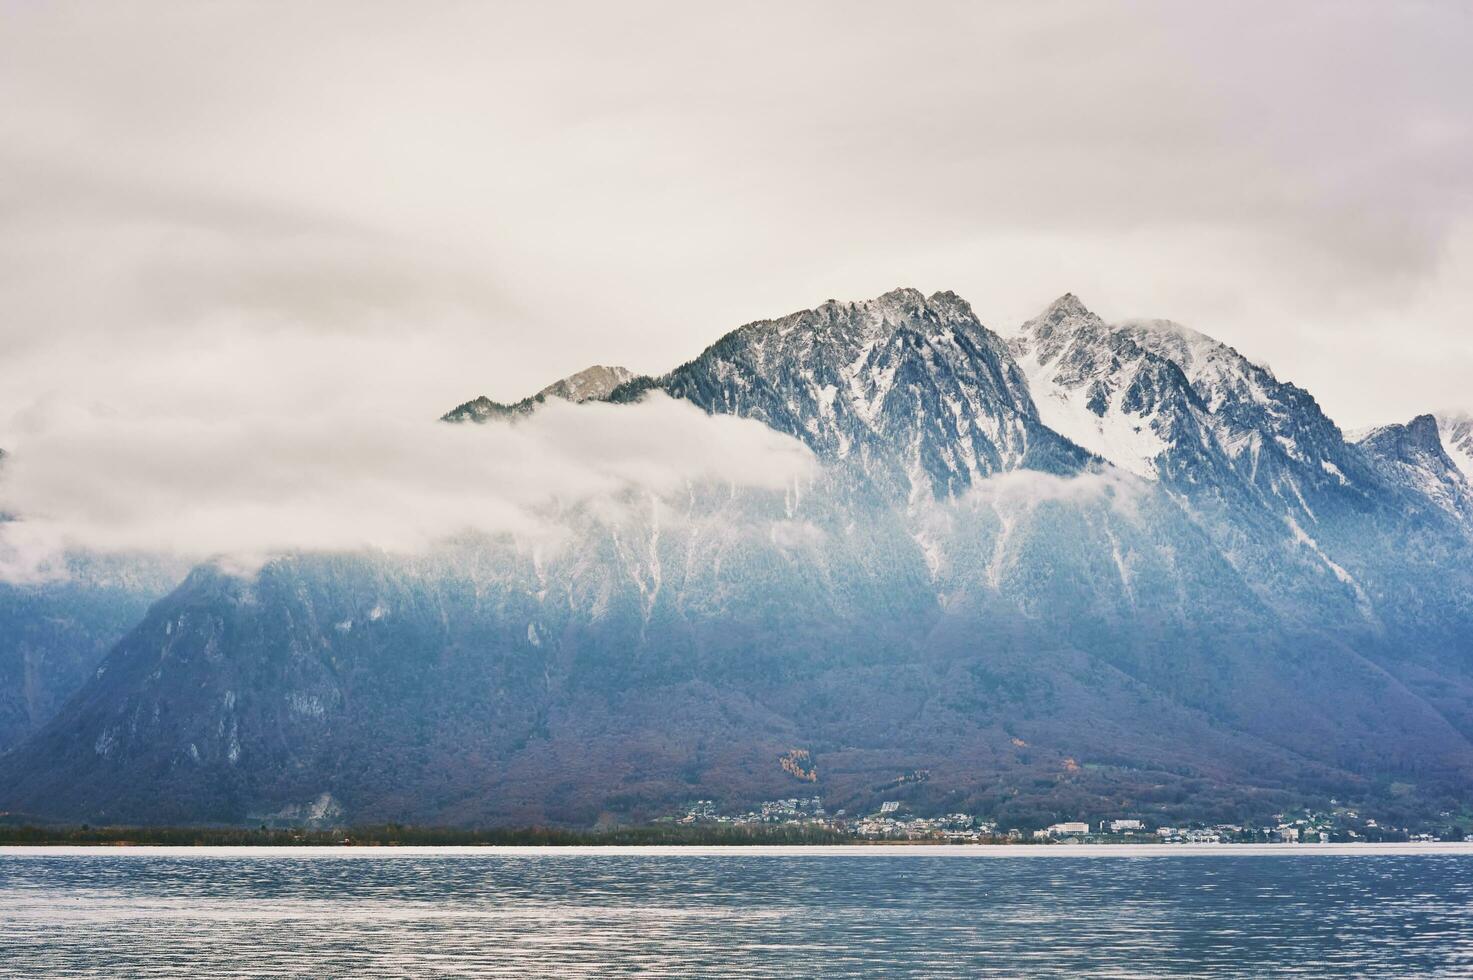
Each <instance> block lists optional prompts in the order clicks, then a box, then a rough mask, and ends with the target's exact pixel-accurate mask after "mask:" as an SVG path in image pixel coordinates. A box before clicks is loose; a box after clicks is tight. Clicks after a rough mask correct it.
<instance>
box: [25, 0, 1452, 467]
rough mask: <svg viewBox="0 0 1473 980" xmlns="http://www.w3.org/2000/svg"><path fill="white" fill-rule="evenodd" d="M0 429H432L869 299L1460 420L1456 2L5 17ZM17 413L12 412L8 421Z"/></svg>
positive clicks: (1397, 415) (1347, 416) (131, 9)
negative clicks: (1095, 316) (735, 330)
mask: <svg viewBox="0 0 1473 980" xmlns="http://www.w3.org/2000/svg"><path fill="white" fill-rule="evenodd" d="M0 21H3V24H0V445H7V444H14V443H15V441H16V439H17V438H18V437H20V436H18V435H17V434H22V435H23V432H24V431H25V429H26V426H27V425H28V424H33V423H34V420H35V418H36V417H37V416H39V415H44V414H45V413H46V412H47V411H49V410H50V409H49V408H48V406H54V405H55V404H56V403H57V401H58V400H66V401H70V402H74V403H81V404H84V405H87V406H89V408H91V409H94V410H96V411H99V412H103V413H114V414H119V415H126V416H128V417H129V418H134V419H146V418H150V417H156V418H161V419H162V418H177V417H179V416H186V417H187V416H192V415H212V414H216V413H242V412H261V411H265V410H267V409H268V408H269V409H270V410H273V411H282V412H291V413H295V414H296V415H297V416H298V417H303V418H306V417H309V416H310V415H311V414H312V413H314V412H317V413H322V417H337V413H340V412H341V411H342V410H344V409H345V408H351V407H352V406H354V405H361V404H368V403H372V404H373V405H374V406H375V407H376V411H378V410H383V411H387V412H403V413H406V414H407V415H413V416H415V417H427V418H432V417H433V416H434V415H436V414H438V413H439V412H441V411H443V410H445V409H447V408H449V407H451V406H453V405H454V404H456V403H457V402H459V401H462V400H464V399H465V398H468V397H471V396H473V395H476V394H479V393H487V394H491V395H493V396H499V397H503V398H512V397H517V396H520V395H522V394H525V393H527V392H530V391H532V390H535V389H537V388H540V387H541V386H542V385H544V384H546V383H547V382H548V381H550V380H552V379H553V378H554V377H557V376H560V375H562V374H566V373H569V372H571V371H573V370H576V369H578V368H581V367H583V366H586V365H587V364H590V363H594V362H605V363H622V364H625V365H627V366H629V367H631V368H633V369H635V370H641V371H658V370H663V369H665V368H668V367H670V366H673V365H674V364H676V363H678V362H680V361H682V360H685V359H687V358H689V357H690V356H692V355H694V354H695V353H696V352H698V351H699V350H700V349H701V348H702V347H703V346H705V345H706V344H707V343H709V342H710V341H712V340H714V339H715V338H716V337H717V336H719V335H720V334H721V333H723V332H725V331H726V330H728V329H730V328H731V327H733V326H736V325H738V324H740V323H742V322H745V321H747V320H751V319H755V318H758V317H765V316H775V315H779V314H782V313H785V312H789V311H791V310H793V309H797V308H802V307H805V306H811V305H813V304H815V303H817V302H820V301H822V300H824V299H826V298H829V297H842V298H862V297H868V296H873V295H876V294H878V293H880V292H883V291H884V290H886V289H889V288H891V287H893V286H896V285H900V284H907V285H914V286H917V287H919V288H921V289H924V290H926V291H928V292H929V291H931V290H936V289H954V290H956V291H957V292H959V293H961V294H962V295H964V296H966V297H967V298H968V299H970V300H971V301H972V303H973V305H974V307H975V308H976V310H977V312H978V314H979V316H981V318H982V319H983V321H984V322H986V323H987V324H988V325H990V326H992V327H994V328H995V329H998V330H1000V331H1002V332H1008V331H1010V330H1011V329H1012V328H1013V327H1014V326H1015V325H1016V324H1017V323H1019V322H1021V321H1022V320H1023V319H1025V318H1027V317H1028V316H1030V315H1032V314H1033V313H1034V312H1036V311H1037V310H1038V309H1039V308H1041V307H1042V306H1043V305H1045V304H1046V303H1047V302H1048V301H1049V300H1051V299H1052V298H1053V297H1055V296H1056V295H1058V294H1060V293H1062V292H1065V291H1066V290H1067V291H1073V292H1075V293H1077V294H1079V295H1080V296H1081V297H1082V298H1083V299H1084V300H1085V302H1086V303H1088V304H1089V305H1090V306H1091V307H1092V308H1094V309H1095V310H1096V311H1097V312H1099V313H1101V314H1102V315H1103V316H1105V317H1106V318H1111V319H1114V318H1126V317H1138V316H1165V317H1170V318H1172V319H1176V320H1180V321H1182V322H1185V323H1188V324H1190V325H1192V326H1194V327H1196V328H1198V329H1200V330H1203V331H1205V332H1207V333H1210V334H1213V335H1215V336H1217V337H1219V338H1221V339H1223V340H1226V341H1228V342H1230V343H1233V344H1234V345H1236V346H1238V347H1239V348H1240V349H1241V350H1243V351H1244V352H1245V353H1247V354H1249V355H1250V356H1253V357H1256V358H1259V359H1261V360H1264V361H1266V362H1268V363H1269V364H1270V365H1271V366H1272V367H1273V368H1274V369H1275V370H1276V371H1277V372H1278V374H1279V375H1280V376H1281V377H1285V378H1288V379H1291V380H1294V381H1297V382H1299V383H1300V384H1303V385H1304V386H1305V387H1307V388H1309V389H1310V390H1311V391H1313V392H1314V393H1315V394H1316V395H1317V396H1318V397H1319V398H1320V400H1321V402H1322V403H1323V404H1324V405H1325V406H1326V408H1327V409H1328V410H1329V411H1330V413H1331V414H1332V415H1333V416H1334V417H1335V418H1336V419H1337V420H1338V421H1340V422H1341V423H1342V424H1345V425H1360V424H1365V423H1371V422H1377V421H1383V420H1391V419H1405V418H1407V417H1409V416H1410V415H1412V414H1414V413H1416V412H1419V411H1423V410H1428V409H1436V408H1441V407H1444V406H1459V405H1460V406H1461V407H1465V408H1473V388H1470V386H1469V381H1468V379H1469V378H1470V376H1473V275H1470V270H1473V127H1470V111H1473V59H1470V58H1469V57H1468V52H1469V51H1470V50H1473V5H1470V4H1468V3H1464V2H1445V3H1428V4H1417V3H1394V4H1393V3H1380V4H1356V3H1345V2H1336V3H1325V4H1315V3H1299V4H1282V3H1276V4H1264V5H1259V6H1255V5H1252V4H1246V5H1245V4H1241V3H1237V4H1230V5H1222V6H1220V7H1213V6H1211V5H1208V4H1202V3H1190V4H1185V3H1174V4H1162V5H1126V4H1112V5H1105V4H1097V3H1087V4H1086V3H1081V4H1048V3H1043V4H1040V3H1027V4H977V3H966V4H926V3H919V4H876V5H866V4H859V3H835V4H816V3H814V4H794V3H781V4H751V5H748V4H721V5H716V4H706V5H697V4H690V3H670V4H635V3H625V4H598V3H587V4H544V3H539V4H491V3H463V4H462V3H416V4H408V3H398V4H388V3H383V4H375V3H364V2H356V0H355V2H342V3H333V2H315V3H310V4H279V5H272V4H261V3H238V4H237V3H229V2H208V3H173V4H147V3H128V4H107V3H93V4H66V3H48V4H41V3H20V2H13V3H3V4H0ZM28 419H30V420H31V421H30V422H28V421H27V420H28Z"/></svg>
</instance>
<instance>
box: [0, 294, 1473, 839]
mask: <svg viewBox="0 0 1473 980" xmlns="http://www.w3.org/2000/svg"><path fill="white" fill-rule="evenodd" d="M652 393H661V394H663V395H664V396H669V397H670V398H672V399H675V400H677V401H678V402H684V403H688V404H690V405H694V406H696V407H698V408H699V409H701V410H703V411H704V412H705V413H707V414H708V415H711V416H713V417H717V418H720V417H723V416H736V417H739V418H742V419H746V420H750V421H752V422H758V423H761V424H762V425H764V426H766V427H768V428H769V429H771V430H774V431H775V432H776V433H779V434H782V435H783V436H787V437H791V439H793V440H796V441H797V442H799V443H801V444H802V446H804V447H806V449H807V451H808V452H809V453H811V454H812V457H813V458H814V459H816V460H817V466H816V468H814V469H812V470H811V471H810V470H802V471H799V470H795V471H794V473H793V475H792V476H791V477H789V478H785V479H784V480H778V481H768V482H767V483H766V484H763V483H760V482H742V481H739V480H737V479H736V478H735V476H734V474H732V473H729V472H722V471H719V470H715V469H710V468H708V469H706V470H699V471H697V470H693V471H691V474H690V475H689V476H688V477H686V478H684V479H682V480H674V481H666V482H665V483H663V484H659V485H654V484H650V483H641V482H633V483H626V484H623V485H620V486H619V487H617V488H615V489H614V490H612V491H611V492H610V493H609V494H608V495H607V496H605V497H599V498H594V497H584V498H580V499H576V500H560V501H553V502H540V503H537V504H536V507H539V508H542V511H543V512H545V513H552V512H555V516H556V521H557V525H558V527H559V528H561V529H562V532H561V534H560V538H559V540H558V541H557V542H555V543H553V542H550V541H546V540H539V541H532V540H529V539H527V538H525V537H523V536H519V535H518V534H517V533H515V531H514V530H506V531H495V530H482V531H480V532H477V533H467V534H462V535H459V536H456V537H455V538H454V539H453V540H447V541H445V542H443V543H442V544H440V545H438V546H437V547H435V548H433V549H431V550H429V551H427V552H424V553H418V554H413V555H405V554H396V553H392V552H382V553H381V552H365V551H361V550H349V551H322V550H318V551H315V552H313V551H303V552H301V553H295V554H290V555H285V556H283V557H280V558H277V559H275V560H272V561H270V562H268V563H266V564H265V565H264V566H263V567H261V568H260V569H259V570H258V571H254V572H251V573H248V574H233V573H231V572H229V571H228V570H223V569H221V568H219V567H215V566H213V565H208V564H207V565H203V566H200V567H198V568H196V569H195V570H194V571H192V572H191V573H190V574H189V575H188V577H187V578H186V579H185V580H184V582H183V584H181V585H180V586H179V587H178V588H177V589H175V590H174V591H173V592H172V593H171V594H169V595H168V596H167V597H165V598H163V599H161V600H160V601H158V602H157V603H155V604H154V605H153V606H152V607H151V608H149V609H148V611H147V613H146V614H144V615H141V617H139V618H138V620H137V623H136V625H135V626H134V627H133V628H132V629H131V631H129V632H128V633H127V635H126V636H123V637H122V638H121V640H120V642H118V643H117V645H116V646H115V647H113V648H112V649H111V651H110V652H108V653H107V654H106V656H105V657H101V659H100V660H99V659H98V655H99V651H98V650H97V649H96V641H95V640H94V639H92V638H91V637H92V635H93V634H88V638H84V639H75V638H67V637H65V636H59V637H56V638H52V639H45V640H38V641H35V642H36V643H49V644H50V646H49V647H48V648H47V650H48V653H47V654H46V655H47V656H48V657H52V658H60V660H64V661H66V662H68V663H74V664H77V665H85V669H78V670H73V669H71V668H68V669H67V670H65V671H56V672H55V677H56V678H58V679H57V680H55V681H53V682H51V683H53V684H55V685H62V686H65V684H66V683H71V684H73V685H75V687H74V690H75V693H74V694H73V695H72V696H71V698H70V700H68V701H67V702H66V704H65V706H63V707H61V708H60V709H59V710H58V711H56V713H55V714H54V716H53V717H51V718H50V719H49V721H47V722H46V723H45V724H44V725H42V726H41V727H40V730H39V731H37V732H36V733H35V734H33V735H31V737H29V739H28V740H26V741H24V742H23V743H21V744H19V745H18V746H13V747H12V748H11V749H10V750H9V751H8V752H7V754H5V755H4V756H0V808H4V809H8V810H11V811H16V812H22V813H27V814H35V815H39V816H44V817H49V818H57V819H88V820H92V821H103V820H118V821H171V822H191V821H206V820H207V821H225V822H240V821H251V822H256V821H277V822H291V821H300V820H302V819H306V818H307V816H308V815H311V814H318V815H326V816H327V817H329V818H331V819H343V820H389V819H393V820H413V821H418V822H443V823H463V824H471V823H527V822H543V821H546V822H561V823H571V824H592V823H595V822H597V821H599V820H639V819H648V818H650V817H653V816H658V815H660V814H662V813H665V812H668V811H670V810H672V809H674V808H675V807H677V806H679V805H680V804H682V803H684V802H686V801H689V800H692V799H715V800H718V801H720V802H721V803H722V804H723V805H731V806H737V805H741V804H746V803H750V802H753V801H756V800H761V799H770V798H776V797H782V796H791V795H797V794H805V795H812V794H814V793H817V794H821V795H822V796H823V797H824V799H825V801H826V802H827V803H828V804H829V805H830V806H831V807H851V808H863V807H866V806H870V805H872V804H874V803H875V802H876V801H878V800H879V799H896V798H904V799H906V800H908V801H909V802H910V803H911V805H912V806H914V807H916V808H918V809H922V810H926V809H934V810H941V809H943V808H944V809H964V810H968V811H970V812H977V813H981V814H987V815H990V816H993V817H996V818H997V819H1001V820H1007V821H1014V822H1018V821H1021V822H1029V821H1038V820H1052V819H1060V818H1064V817H1078V818H1088V817H1090V816H1092V815H1097V814H1109V813H1115V814H1118V813H1121V812H1132V813H1134V812H1139V813H1143V814H1155V815H1159V816H1162V817H1166V816H1170V817H1171V818H1172V819H1178V818H1189V817H1202V818H1206V817H1211V816H1219V815H1224V816H1227V815H1256V814H1266V813H1271V812H1274V811H1275V810H1279V809H1283V808H1285V807H1287V806H1290V805H1298V804H1307V803H1323V802H1324V801H1327V800H1328V799H1330V798H1332V797H1333V798H1337V799H1341V800H1351V801H1356V802H1358V803H1360V804H1362V805H1365V806H1367V807H1370V808H1372V809H1377V808H1379V811H1384V812H1388V813H1400V814H1411V815H1417V816H1422V817H1426V816H1429V815H1435V814H1437V813H1440V812H1444V811H1449V810H1456V809H1459V808H1461V807H1462V806H1463V805H1464V803H1463V801H1464V799H1465V797H1466V788H1467V786H1468V785H1469V781H1470V779H1473V599H1470V597H1473V561H1470V559H1473V503H1470V502H1473V489H1470V483H1469V469H1468V460H1469V459H1473V423H1469V422H1468V421H1467V420H1466V419H1458V418H1455V417H1452V416H1438V417H1433V416H1430V415H1429V416H1418V417H1417V418H1416V419H1413V420H1411V421H1410V422H1409V423H1406V424H1392V425H1387V426H1385V427H1383V428H1380V429H1377V430H1375V431H1374V432H1371V433H1369V434H1365V435H1362V436H1360V437H1358V438H1357V439H1355V440H1349V439H1347V438H1346V436H1345V434H1344V433H1342V432H1341V430H1340V429H1339V427H1338V426H1337V425H1336V424H1335V423H1334V422H1333V421H1332V420H1331V419H1330V418H1328V417H1327V416H1326V415H1325V413H1324V412H1323V411H1322V410H1321V409H1320V407H1319V405H1318V403H1317V402H1316V400H1315V399H1314V397H1313V396H1312V395H1311V394H1310V393H1309V392H1307V391H1305V390H1303V389H1301V388H1299V387H1297V386H1295V385H1294V384H1292V383H1289V382H1287V381H1282V380H1280V379H1278V378H1277V377H1275V376H1274V374H1273V373H1272V372H1271V371H1269V370H1268V369H1266V368H1264V367H1262V366H1260V365H1257V364H1255V363H1253V362H1252V361H1250V360H1248V359H1247V358H1245V357H1243V356H1242V355H1240V354H1239V353H1238V352H1237V351H1235V350H1233V349H1232V348H1231V347H1228V346H1226V345H1224V344H1221V343H1219V342H1217V341H1215V340H1213V339H1212V338H1210V337H1207V336H1205V335H1203V334H1200V333H1197V332H1195V331H1193V330H1191V329H1189V328H1187V327H1184V326H1181V325H1179V324H1175V323H1172V322H1169V321H1160V320H1149V321H1146V320H1140V321H1127V322H1123V323H1116V324H1110V323H1106V322H1104V321H1103V320H1101V319H1100V318H1099V317H1097V316H1095V315H1094V314H1093V313H1091V312H1090V311H1089V310H1088V308H1087V307H1086V306H1085V305H1084V304H1083V303H1082V302H1081V301H1080V300H1079V299H1078V298H1077V297H1075V296H1073V295H1071V294H1066V295H1064V296H1062V297H1061V298H1060V299H1059V300H1057V301H1055V302H1054V303H1053V304H1051V305H1050V306H1049V307H1048V308H1047V309H1046V310H1044V311H1043V312H1042V313H1040V314H1039V315H1038V316H1036V317H1034V318H1032V319H1030V320H1029V321H1028V322H1026V323H1025V324H1023V325H1022V326H1021V328H1019V329H1018V330H1017V331H1015V332H1013V333H1012V335H1011V336H1009V337H1006V338H1005V337H1003V336H1000V335H999V334H997V333H995V332H993V331H992V330H990V329H988V328H987V327H985V326H983V325H982V324H981V323H979V322H978V320H977V318H976V317H975V315H974V314H973V312H972V309H971V307H970V306H969V305H968V304H967V303H966V302H965V301H964V300H962V299H961V298H960V297H958V296H956V295H954V294H952V293H949V292H938V293H935V294H932V295H930V296H925V295H923V294H922V293H920V292H919V291H916V290H914V289H897V290H894V291H892V292H890V293H886V294H885V295H883V296H880V297H878V298H875V299H873V300H869V301H865V302H855V303H850V302H838V301H832V300H831V301H829V302H826V303H824V304H822V305H820V306H818V307H816V308H814V309H812V310H804V311H800V312H797V313H794V314H791V315H788V316H785V317H781V318H778V319H773V320H763V321H758V322H755V323H751V324H748V325H746V326H743V327H740V328H738V329H736V330H734V331H732V332H731V333H729V334H727V335H726V336H724V337H722V338H720V339H719V340H717V341H716V342H715V343H714V344H712V345H711V346H710V347H709V348H707V349H706V350H705V351H704V352H703V353H702V354H701V355H699V356H698V357H697V358H695V359H694V360H692V361H690V362H689V363H687V364H683V365H680V366H678V367H676V368H674V369H673V370H671V371H670V372H668V373H667V374H664V375H660V376H656V377H645V376H640V377H635V376H631V375H630V373H629V372H627V371H625V370H624V369H622V368H609V367H594V368H590V369H588V370H587V371H584V372H580V373H579V374H577V375H573V376H572V377H570V378H567V379H563V380H562V381H559V382H555V383H554V384H552V385H549V386H548V387H547V388H545V389H543V390H542V391H539V392H538V393H536V394H534V395H532V396H529V397H527V398H525V399H522V400H521V401H516V402H508V403H503V402H497V401H493V400H491V399H489V398H486V397H484V396H482V397H479V398H476V399H474V400H472V401H469V402H465V403H463V404H461V405H460V406H459V407H457V408H455V409H452V410H451V411H449V412H448V413H446V415H445V416H444V420H445V421H447V422H460V423H481V424H483V425H484V426H487V427H488V428H487V429H485V430H484V432H483V430H481V429H475V430H473V431H472V432H471V433H470V434H471V435H473V436H474V435H478V434H484V435H485V436H486V437H487V438H488V439H489V438H492V437H494V435H495V434H496V433H498V432H502V431H504V430H502V429H500V428H499V427H504V426H517V427H519V426H527V425H529V424H534V422H535V420H536V419H539V418H542V416H541V415H540V414H539V413H543V412H546V411H548V410H550V409H551V410H553V411H566V412H592V411H595V410H599V411H616V410H617V411H622V412H629V413H631V414H630V415H629V416H628V417H629V418H630V419H634V418H635V417H636V416H635V415H634V414H632V413H633V412H634V411H635V410H634V409H633V407H632V405H633V404H634V403H640V402H642V401H645V400H648V399H650V398H651V397H652ZM454 394H456V393H452V398H453V397H454ZM462 397H463V396H462ZM554 399H556V400H557V403H556V404H554V403H553V401H552V400H554ZM449 400H450V399H447V402H448V401H449ZM563 402H571V403H574V404H578V403H584V407H582V408H573V407H571V406H567V405H563V404H562V403H563ZM592 403H608V404H592ZM570 417H571V416H570ZM600 417H601V418H602V417H603V416H600ZM644 417H647V416H641V418H644ZM733 424H735V423H733ZM744 424H745V423H744ZM703 474H704V475H703ZM76 601H77V602H81V600H80V599H78V600H76ZM14 608H15V609H16V610H17V611H14V612H7V613H4V614H3V615H5V617H6V622H7V623H21V622H23V621H24V622H25V623H30V624H34V623H35V622H37V621H39V620H38V617H40V618H44V617H46V616H49V615H51V614H50V613H48V612H45V611H44V610H43V611H41V612H39V613H31V612H26V611H22V610H21V609H20V607H19V606H15V607H14ZM134 615H136V613H135V614H134ZM27 616H29V617H31V618H30V619H26V618H25V617H27ZM26 629H28V630H30V633H31V635H36V633H37V631H36V628H35V626H34V625H29V626H27V627H26ZM96 635H99V636H100V635H105V631H102V632H99V633H97V634H96ZM0 655H4V656H7V657H10V658H11V660H12V661H15V659H16V657H17V654H15V653H10V652H7V651H6V649H5V648H4V647H0ZM27 656H30V657H31V660H32V661H33V660H34V659H35V656H34V654H27ZM27 662H28V663H29V662H31V661H27ZM27 669H30V668H27ZM84 674H85V680H84V679H83V675H84ZM53 700H55V699H54V698H53ZM38 703H39V702H38ZM32 713H33V714H34V711H33V712H32ZM36 724H39V723H36ZM36 724H30V723H28V724H27V725H26V726H18V727H17V726H12V727H14V728H15V730H16V731H20V730H21V729H22V728H23V729H25V730H26V731H29V730H30V729H32V728H35V727H36ZM3 749H4V743H0V750H3ZM794 758H802V759H805V760H807V761H806V762H805V763H804V764H803V765H801V766H800V765H795V764H793V763H792V760H793V759H794ZM785 762H786V763H787V764H785Z"/></svg>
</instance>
